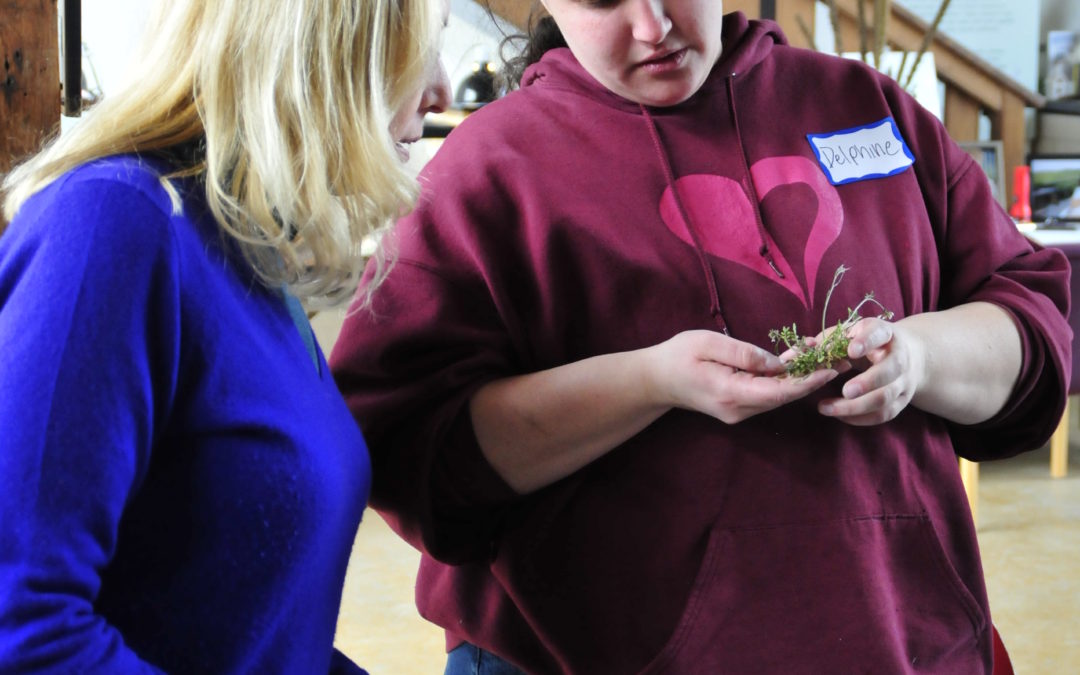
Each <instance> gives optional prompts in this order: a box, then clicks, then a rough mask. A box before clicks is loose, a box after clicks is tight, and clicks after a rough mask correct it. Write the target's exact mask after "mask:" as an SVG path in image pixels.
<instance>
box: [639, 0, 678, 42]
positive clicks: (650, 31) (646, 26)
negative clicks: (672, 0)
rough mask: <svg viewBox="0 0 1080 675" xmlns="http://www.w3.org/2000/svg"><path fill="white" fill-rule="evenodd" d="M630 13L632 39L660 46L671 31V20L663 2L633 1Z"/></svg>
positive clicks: (660, 0)
mask: <svg viewBox="0 0 1080 675" xmlns="http://www.w3.org/2000/svg"><path fill="white" fill-rule="evenodd" d="M631 12H633V14H632V16H631V21H632V24H631V25H632V31H633V35H634V39H635V40H637V41H639V42H644V43H645V44H650V45H657V44H660V43H661V42H663V41H664V38H666V37H667V34H668V33H669V32H670V31H671V19H670V18H669V17H668V15H667V9H666V8H665V6H664V0H634V6H633V7H632V8H631Z"/></svg>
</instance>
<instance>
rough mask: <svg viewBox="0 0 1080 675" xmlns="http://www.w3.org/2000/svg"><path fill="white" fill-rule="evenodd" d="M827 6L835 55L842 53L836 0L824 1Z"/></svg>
mask: <svg viewBox="0 0 1080 675" xmlns="http://www.w3.org/2000/svg"><path fill="white" fill-rule="evenodd" d="M826 4H827V5H828V6H829V23H831V24H832V32H833V40H834V43H833V44H834V46H835V49H836V53H837V54H843V53H844V46H843V42H841V39H840V15H839V13H838V12H837V11H836V0H826Z"/></svg>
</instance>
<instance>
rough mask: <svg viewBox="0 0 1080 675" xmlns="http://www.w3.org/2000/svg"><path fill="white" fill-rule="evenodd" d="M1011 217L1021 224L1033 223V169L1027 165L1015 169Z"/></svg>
mask: <svg viewBox="0 0 1080 675" xmlns="http://www.w3.org/2000/svg"><path fill="white" fill-rule="evenodd" d="M1009 215H1010V216H1012V217H1013V218H1015V219H1016V220H1018V221H1020V222H1031V167H1029V166H1027V165H1026V164H1021V165H1020V166H1018V167H1015V168H1014V169H1013V203H1012V207H1011V208H1010V209H1009Z"/></svg>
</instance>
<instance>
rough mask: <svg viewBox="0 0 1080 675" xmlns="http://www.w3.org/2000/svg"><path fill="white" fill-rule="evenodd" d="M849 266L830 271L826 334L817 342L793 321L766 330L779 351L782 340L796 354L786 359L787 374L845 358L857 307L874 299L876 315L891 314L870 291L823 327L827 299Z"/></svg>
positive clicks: (805, 372)
mask: <svg viewBox="0 0 1080 675" xmlns="http://www.w3.org/2000/svg"><path fill="white" fill-rule="evenodd" d="M848 269H849V268H847V267H844V266H843V265H841V266H840V267H838V268H836V273H835V274H833V281H832V286H830V287H829V292H828V293H827V294H826V295H825V307H824V309H822V312H821V332H822V334H823V335H824V336H825V337H824V338H823V339H822V340H821V341H820V342H816V343H814V344H811V343H809V342H808V341H807V338H804V337H802V336H800V335H799V332H798V330H797V329H796V327H795V324H791V325H790V326H784V327H782V328H779V329H773V330H771V331H769V339H770V340H771V341H772V343H773V346H774V347H775V348H776V349H777V351H779V347H780V344H781V343H783V345H784V346H785V347H786V348H787V349H790V350H792V351H793V352H794V353H795V356H794V357H793V358H792V359H791V360H790V361H788V363H787V372H788V374H789V375H794V376H796V377H799V376H804V375H809V374H810V373H812V372H814V371H815V370H818V369H819V368H832V367H833V365H834V364H836V363H838V362H840V361H843V360H844V359H846V358H847V353H848V344H849V343H850V342H851V338H850V337H849V336H848V331H850V330H851V327H852V326H854V325H855V323H856V322H858V321H859V320H860V319H862V318H863V317H862V316H861V315H860V314H859V310H861V309H862V307H863V306H864V305H866V304H867V303H873V304H875V305H877V306H878V307H879V308H881V314H879V315H878V318H879V319H886V320H888V319H891V318H892V317H893V313H892V312H890V311H889V310H887V309H885V307H884V306H883V305H882V304H881V303H880V302H878V301H877V300H875V299H874V294H873V292H870V293H867V294H866V295H865V296H863V299H862V302H860V303H859V304H858V305H856V306H855V307H854V308H851V307H849V308H848V310H847V317H846V318H844V319H843V320H841V321H838V322H837V323H836V326H835V327H834V328H833V329H832V330H829V331H827V330H826V316H827V314H828V311H829V300H831V299H832V294H833V291H834V290H836V287H837V286H839V285H840V280H841V279H843V278H844V272H847V271H848Z"/></svg>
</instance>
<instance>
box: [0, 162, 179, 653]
mask: <svg viewBox="0 0 1080 675" xmlns="http://www.w3.org/2000/svg"><path fill="white" fill-rule="evenodd" d="M152 180H153V179H152V176H150V175H149V174H144V175H143V176H142V177H141V178H140V177H138V176H135V177H131V176H128V177H127V178H126V179H117V178H116V177H109V176H104V175H95V174H94V173H93V172H89V175H87V172H81V171H76V172H75V173H74V174H73V175H69V176H67V177H66V178H64V179H61V180H60V181H58V182H57V183H54V184H53V185H51V186H49V187H48V188H46V190H44V191H43V192H41V193H39V194H38V195H36V196H35V197H34V198H32V199H31V200H30V201H28V202H27V203H26V204H25V205H24V207H23V208H22V210H21V211H20V212H19V214H18V215H17V216H16V217H15V219H14V220H13V222H12V223H11V225H10V227H9V228H8V230H7V232H5V233H4V236H3V237H2V238H0V355H2V356H0V358H2V360H0V392H3V395H2V396H0V430H2V431H0V445H2V446H3V447H2V451H0V664H4V666H3V668H0V670H3V669H5V668H11V669H13V670H14V671H15V672H64V673H67V672H76V671H77V672H102V673H105V672H107V673H134V672H158V671H157V669H155V668H154V667H153V666H151V665H150V664H147V663H145V662H143V661H142V660H140V659H139V657H138V655H136V654H135V653H133V652H132V651H131V650H130V649H129V648H128V647H127V646H126V645H125V644H124V640H123V637H122V636H121V635H120V633H119V632H118V631H117V630H116V629H115V628H114V627H113V626H110V625H109V624H108V622H107V621H106V620H105V619H104V618H103V617H102V616H101V615H100V614H99V613H98V612H97V611H96V609H95V599H96V597H97V594H98V591H99V589H100V586H101V572H102V570H103V569H104V568H105V567H106V565H107V564H108V563H109V561H110V559H111V558H112V556H113V554H114V551H115V548H116V543H117V531H118V527H119V523H120V519H121V516H122V514H123V512H124V507H125V503H126V502H127V501H128V500H129V498H130V497H131V495H132V494H133V492H134V491H135V490H137V489H138V486H139V484H140V481H141V480H142V479H143V477H144V475H145V472H146V469H147V465H148V462H149V456H150V451H151V448H152V446H153V441H154V439H155V436H156V435H158V434H159V433H160V432H161V429H160V428H159V427H160V426H161V424H162V420H163V419H164V418H165V417H164V411H165V410H166V409H167V408H168V405H169V402H170V400H171V398H172V393H173V391H174V390H175V386H176V377H177V371H178V361H179V356H178V354H179V327H178V326H179V319H178V317H179V291H178V288H179V264H178V260H177V258H178V256H177V254H176V250H175V246H174V235H173V233H172V231H171V230H170V220H171V219H170V215H169V211H168V210H167V202H165V203H164V204H163V203H162V199H161V194H163V192H162V191H161V190H160V189H158V193H160V194H158V195H156V196H155V195H154V194H153V193H152V188H153V183H152ZM140 181H141V183H142V184H140Z"/></svg>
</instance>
